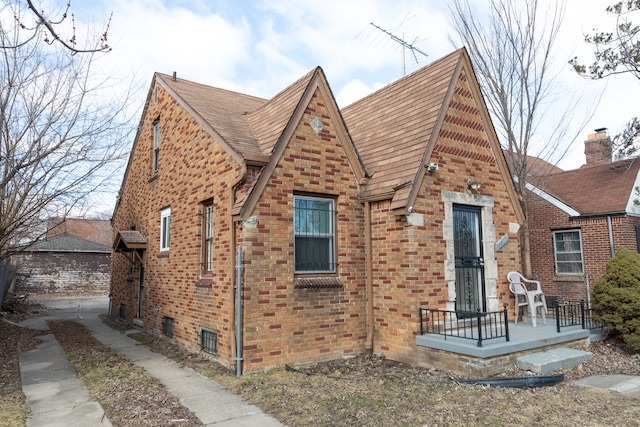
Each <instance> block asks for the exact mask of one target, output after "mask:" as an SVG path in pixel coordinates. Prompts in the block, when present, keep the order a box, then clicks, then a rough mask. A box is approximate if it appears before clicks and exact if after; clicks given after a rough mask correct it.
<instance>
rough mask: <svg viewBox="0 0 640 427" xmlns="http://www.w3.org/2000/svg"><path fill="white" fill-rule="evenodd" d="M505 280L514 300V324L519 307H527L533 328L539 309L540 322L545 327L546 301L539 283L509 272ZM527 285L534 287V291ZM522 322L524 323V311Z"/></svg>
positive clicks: (514, 272) (516, 321)
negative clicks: (507, 281)
mask: <svg viewBox="0 0 640 427" xmlns="http://www.w3.org/2000/svg"><path fill="white" fill-rule="evenodd" d="M507 279H508V280H509V290H510V291H511V292H512V293H513V295H514V296H515V298H516V307H515V315H516V320H515V323H516V324H517V323H518V315H519V314H520V307H525V306H528V307H529V315H530V316H531V324H532V325H533V327H534V328H535V327H536V326H537V325H536V314H537V311H538V309H540V314H541V315H542V322H543V323H544V324H545V325H546V324H547V319H546V317H545V314H546V313H548V311H547V300H546V299H545V297H544V293H543V292H542V289H541V288H540V282H539V281H537V280H529V279H525V278H524V277H523V276H522V274H520V273H518V272H517V271H510V272H509V274H507ZM528 285H529V286H530V285H535V289H531V290H530V289H529V287H528ZM532 287H533V286H532ZM522 320H523V321H525V318H524V311H523V317H522Z"/></svg>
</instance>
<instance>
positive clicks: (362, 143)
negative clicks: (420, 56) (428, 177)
mask: <svg viewBox="0 0 640 427" xmlns="http://www.w3.org/2000/svg"><path fill="white" fill-rule="evenodd" d="M461 52H462V50H458V51H455V52H453V53H451V54H449V55H447V56H445V57H443V58H441V59H439V60H437V61H435V62H433V63H431V64H430V65H427V66H426V67H423V68H421V69H419V70H418V71H415V72H414V73H412V74H409V75H407V76H405V77H403V78H401V79H399V80H397V81H396V82H394V83H391V84H390V85H388V86H385V87H384V88H382V89H380V90H378V91H377V92H374V93H372V94H371V95H369V96H367V97H365V98H362V99H361V100H359V101H356V102H355V103H353V104H351V105H349V106H347V107H345V108H343V109H342V113H343V116H344V119H345V121H346V123H347V127H348V129H349V133H350V134H351V137H352V138H353V141H354V143H355V144H356V146H357V147H358V151H359V153H360V155H361V157H362V160H363V162H364V164H365V165H366V167H367V171H368V172H369V173H370V174H372V175H373V176H372V178H371V180H370V182H369V183H368V184H367V187H366V194H365V195H367V196H370V195H375V194H384V193H388V192H390V191H392V190H393V188H394V187H397V186H398V185H401V184H403V183H406V182H411V183H413V182H414V180H415V178H416V173H417V171H418V167H419V166H420V165H421V162H422V160H423V155H424V153H425V150H426V147H427V143H428V142H429V141H430V139H431V136H432V133H433V131H434V128H435V125H436V122H437V119H438V117H439V115H440V112H441V110H442V108H443V102H444V100H445V97H446V95H447V93H448V91H449V88H450V86H451V82H452V78H453V76H454V72H455V71H456V68H457V66H458V64H459V61H460V57H461V54H462V53H461ZM407 193H408V192H407Z"/></svg>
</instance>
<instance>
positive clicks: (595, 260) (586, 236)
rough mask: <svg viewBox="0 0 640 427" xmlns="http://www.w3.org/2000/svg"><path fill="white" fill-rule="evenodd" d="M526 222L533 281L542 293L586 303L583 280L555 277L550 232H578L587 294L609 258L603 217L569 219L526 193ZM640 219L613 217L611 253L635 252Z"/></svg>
mask: <svg viewBox="0 0 640 427" xmlns="http://www.w3.org/2000/svg"><path fill="white" fill-rule="evenodd" d="M528 202H529V221H530V241H531V267H532V271H533V274H534V278H535V279H537V280H539V281H540V283H541V286H542V288H543V290H544V292H545V293H546V294H547V295H549V296H556V297H559V298H561V299H568V300H576V301H580V300H584V301H587V300H588V295H587V287H586V280H587V279H586V277H585V276H582V275H578V276H563V275H556V274H555V265H554V253H553V231H554V230H564V229H580V230H581V233H582V251H583V257H584V259H583V262H584V269H585V275H587V276H588V282H589V292H591V291H592V290H593V286H594V285H595V283H596V281H597V280H598V279H599V278H600V277H602V275H603V274H604V272H605V269H606V264H607V262H608V261H609V260H610V259H611V245H610V241H609V226H608V222H607V218H606V217H599V218H590V219H580V220H570V219H569V216H568V215H567V214H566V213H564V212H563V211H562V210H560V209H559V208H557V207H555V206H553V205H552V204H551V203H549V202H547V201H545V200H544V199H542V198H541V197H539V196H537V195H535V194H533V193H529V194H528ZM637 225H640V218H636V217H630V216H612V217H611V226H612V234H613V241H614V250H615V251H617V250H618V249H620V248H621V247H625V248H627V249H629V250H632V251H637V250H638V247H637V243H636V234H635V227H636V226H637Z"/></svg>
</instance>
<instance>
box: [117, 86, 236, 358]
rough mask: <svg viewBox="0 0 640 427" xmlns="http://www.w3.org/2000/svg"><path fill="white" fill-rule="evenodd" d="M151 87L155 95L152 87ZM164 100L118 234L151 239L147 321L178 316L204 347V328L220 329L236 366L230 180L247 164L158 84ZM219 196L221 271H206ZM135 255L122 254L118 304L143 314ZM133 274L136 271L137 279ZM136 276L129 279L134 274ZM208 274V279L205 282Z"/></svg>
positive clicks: (144, 135) (138, 153)
mask: <svg viewBox="0 0 640 427" xmlns="http://www.w3.org/2000/svg"><path fill="white" fill-rule="evenodd" d="M153 89H154V88H152V90H151V93H152V92H153ZM157 90H158V102H157V103H155V102H154V100H153V97H152V96H150V97H149V102H148V107H147V111H146V114H145V115H144V117H143V121H142V123H141V129H140V131H139V135H138V139H137V143H136V146H135V147H134V151H133V153H132V156H131V159H130V164H129V166H128V169H127V176H126V179H125V181H124V187H123V189H122V196H121V199H120V200H119V206H118V208H117V213H116V215H115V217H114V224H113V229H114V233H117V232H118V231H119V230H130V229H132V228H134V229H136V230H138V231H141V232H142V233H143V234H144V235H145V236H146V237H147V240H148V247H147V249H146V251H145V253H144V263H145V268H146V270H145V275H144V283H145V288H144V291H143V304H142V308H143V312H142V316H141V319H142V320H143V321H144V325H145V328H146V329H147V330H149V331H150V332H152V333H157V334H160V333H161V332H162V322H163V318H164V317H165V316H168V317H172V318H173V319H174V340H175V341H176V342H177V343H179V344H181V345H183V346H185V347H187V348H189V349H192V350H198V349H199V333H200V328H201V327H205V328H209V329H212V330H214V331H216V332H217V338H218V356H219V359H220V361H221V362H223V363H225V364H233V354H232V351H233V339H234V337H233V334H234V333H235V331H232V330H230V328H229V325H230V323H231V322H232V313H233V305H232V301H233V295H232V294H233V293H232V290H233V283H232V277H233V274H232V273H233V270H232V265H231V264H232V259H233V245H232V244H231V230H232V227H233V225H232V222H231V215H230V209H231V203H232V201H231V199H230V196H231V194H230V189H229V187H228V185H229V184H228V183H231V182H233V180H234V179H235V178H236V177H237V176H238V175H239V174H240V167H239V166H238V165H236V164H235V163H232V161H231V159H230V157H229V155H228V154H227V153H226V152H224V150H223V149H222V148H221V147H220V146H219V145H218V144H217V143H216V142H215V141H214V140H213V139H212V137H211V136H210V135H209V134H208V133H207V132H205V131H204V130H203V129H202V127H201V126H200V125H199V124H198V123H197V122H196V121H195V120H194V119H193V117H192V116H191V115H190V114H188V113H187V112H186V111H184V109H183V108H182V107H181V106H180V105H179V104H177V103H176V102H175V101H174V100H173V99H172V98H171V97H170V96H169V95H168V94H167V93H166V91H165V90H164V88H163V87H162V86H161V85H157ZM158 119H159V120H160V126H161V146H160V156H159V158H160V161H159V171H158V173H156V174H154V173H153V171H152V147H153V123H154V121H156V120H158ZM211 198H213V200H214V215H215V225H214V233H215V237H214V271H213V274H212V275H211V276H209V277H203V276H202V275H201V264H200V261H201V251H202V226H201V224H202V205H201V202H203V201H205V200H207V199H211ZM166 207H171V233H170V235H171V243H170V250H169V251H168V252H160V210H161V209H163V208H166ZM130 259H131V255H130V254H122V253H115V254H114V255H113V261H112V271H113V273H112V282H111V288H112V291H113V294H114V299H113V307H114V310H118V309H119V307H120V305H121V304H124V305H125V306H126V314H127V317H128V318H129V319H130V320H131V319H133V318H136V317H138V316H137V307H138V283H139V280H138V277H139V276H138V274H139V266H137V267H136V269H135V271H134V274H133V275H132V274H131V263H130ZM132 276H133V277H132ZM127 279H129V280H127ZM202 279H208V280H202Z"/></svg>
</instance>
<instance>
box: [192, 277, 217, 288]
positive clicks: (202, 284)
mask: <svg viewBox="0 0 640 427" xmlns="http://www.w3.org/2000/svg"><path fill="white" fill-rule="evenodd" d="M212 287H213V278H212V277H210V276H209V277H201V278H200V280H198V281H197V282H196V288H202V289H211V288H212Z"/></svg>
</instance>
